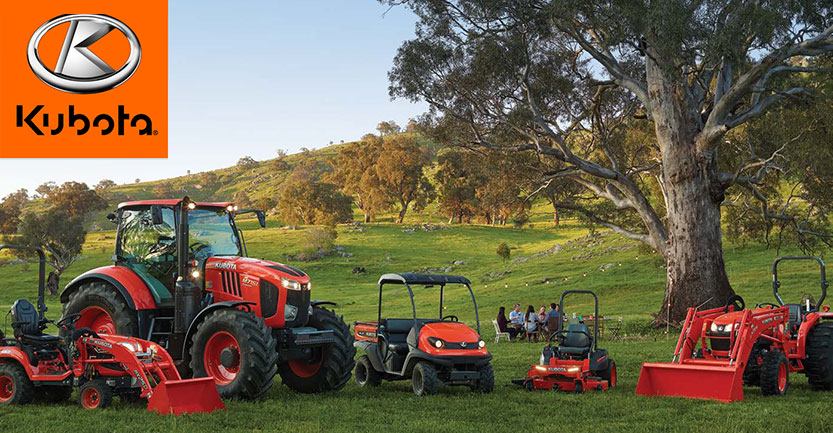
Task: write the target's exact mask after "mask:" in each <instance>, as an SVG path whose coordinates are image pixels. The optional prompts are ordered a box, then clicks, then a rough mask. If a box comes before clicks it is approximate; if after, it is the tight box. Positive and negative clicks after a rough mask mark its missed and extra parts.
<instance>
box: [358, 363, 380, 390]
mask: <svg viewBox="0 0 833 433" xmlns="http://www.w3.org/2000/svg"><path fill="white" fill-rule="evenodd" d="M356 384H357V385H359V386H360V387H362V388H364V387H366V386H370V387H374V388H375V387H377V386H379V385H381V384H382V375H381V374H379V372H378V371H376V369H375V368H373V364H372V363H371V362H370V358H368V357H367V355H362V356H361V358H359V360H358V361H357V362H356Z"/></svg>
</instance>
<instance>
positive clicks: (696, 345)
mask: <svg viewBox="0 0 833 433" xmlns="http://www.w3.org/2000/svg"><path fill="white" fill-rule="evenodd" d="M785 260H815V261H816V262H818V264H819V267H820V269H821V297H820V298H819V300H818V302H817V303H815V304H814V303H813V302H812V301H811V300H810V299H809V298H808V299H806V300H805V302H803V303H799V304H785V303H784V301H783V300H782V298H781V295H780V294H779V293H778V289H779V287H780V286H781V282H780V281H779V280H778V264H779V263H780V262H782V261H785ZM827 286H828V282H827V279H826V278H825V265H824V262H823V261H822V260H821V259H820V258H818V257H781V258H778V259H776V260H775V263H774V264H773V266H772V287H773V293H774V294H775V300H776V301H777V304H774V303H762V304H758V305H757V306H756V308H754V309H751V310H747V309H745V305H744V302H743V299H742V298H741V297H739V296H734V297H732V298H731V299H729V301H728V302H727V304H726V306H725V307H723V308H715V309H711V310H704V311H699V310H698V309H696V308H689V310H688V313H687V315H686V319H685V322H684V323H683V329H682V332H681V334H680V338H679V340H678V341H677V347H676V349H675V350H674V357H673V358H672V360H671V362H670V363H644V364H643V365H642V373H641V374H640V376H639V383H638V385H637V387H636V393H637V394H641V395H663V396H677V397H688V398H699V399H712V400H718V401H723V402H732V401H742V400H743V385H747V386H760V388H761V392H762V393H763V394H764V395H785V394H786V393H787V389H788V387H789V373H791V372H792V373H799V372H800V373H804V374H805V375H806V376H807V379H808V381H809V382H810V385H811V387H812V388H813V389H817V390H833V320H832V319H833V313H830V312H828V310H829V308H828V307H827V306H825V307H823V308H822V309H821V311H819V309H818V305H821V304H822V302H823V301H824V298H825V297H826V295H827Z"/></svg>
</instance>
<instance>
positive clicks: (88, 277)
mask: <svg viewBox="0 0 833 433" xmlns="http://www.w3.org/2000/svg"><path fill="white" fill-rule="evenodd" d="M95 280H100V281H104V282H106V283H108V284H110V285H112V286H113V287H115V288H116V290H118V292H119V294H120V295H121V297H122V298H124V302H127V306H128V307H130V309H131V310H135V309H136V303H135V302H133V297H132V296H130V293H129V292H128V291H127V288H126V287H124V285H123V284H122V283H121V282H119V280H117V279H115V278H113V277H111V276H109V275H105V274H99V273H89V274H82V275H79V276H78V277H76V278H75V279H74V280H72V281H70V282H69V284H67V286H66V287H65V288H64V291H62V292H61V296H60V299H61V303H62V304H66V303H67V301H69V295H71V294H72V293H73V292H75V291H76V290H78V287H80V286H81V285H82V284H84V283H86V282H89V281H95Z"/></svg>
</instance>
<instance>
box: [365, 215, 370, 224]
mask: <svg viewBox="0 0 833 433" xmlns="http://www.w3.org/2000/svg"><path fill="white" fill-rule="evenodd" d="M364 222H365V223H369V222H370V214H369V213H367V212H365V213H364Z"/></svg>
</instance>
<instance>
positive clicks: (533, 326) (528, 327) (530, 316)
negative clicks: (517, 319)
mask: <svg viewBox="0 0 833 433" xmlns="http://www.w3.org/2000/svg"><path fill="white" fill-rule="evenodd" d="M524 330H525V331H526V333H527V335H534V336H535V341H538V314H537V313H535V307H533V306H532V305H530V306H529V307H528V308H527V309H526V314H525V315H524Z"/></svg>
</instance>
